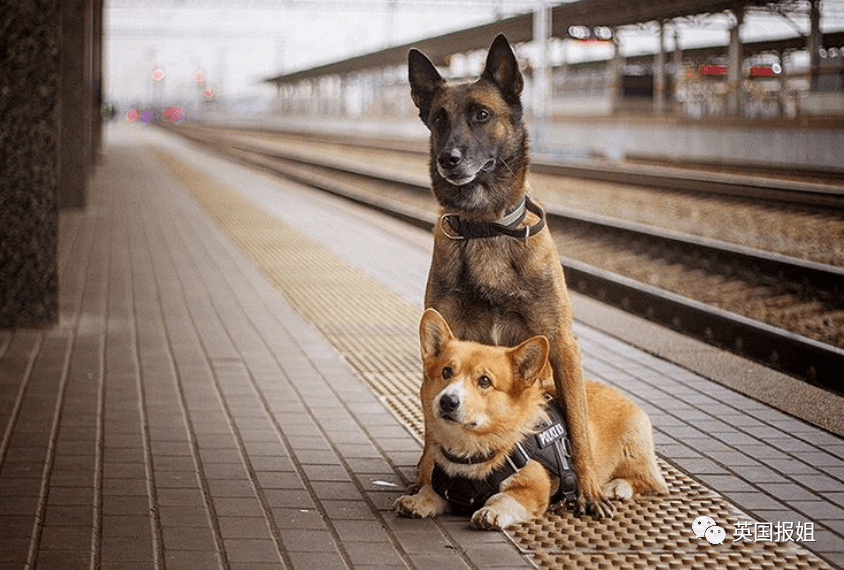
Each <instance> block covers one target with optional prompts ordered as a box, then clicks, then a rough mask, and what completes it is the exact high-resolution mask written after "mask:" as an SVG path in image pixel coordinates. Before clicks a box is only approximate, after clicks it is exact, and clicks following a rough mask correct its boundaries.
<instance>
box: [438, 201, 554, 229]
mask: <svg viewBox="0 0 844 570" xmlns="http://www.w3.org/2000/svg"><path fill="white" fill-rule="evenodd" d="M528 211H531V212H533V213H534V214H536V215H537V216H539V221H538V222H537V223H535V224H534V225H532V226H526V227H524V228H520V227H519V225H521V223H522V221H524V219H525V217H526V216H527V213H528ZM442 221H443V224H442V229H443V233H444V234H445V235H446V237H449V238H451V239H454V240H467V239H477V238H489V237H495V236H510V237H515V238H524V239H527V238H529V237H530V236H532V235H536V234H538V233H539V232H541V231H542V229H543V228H544V227H545V211H544V210H543V209H542V208H540V207H539V206H538V205H537V204H535V203H534V202H533V201H532V200H531V199H530V197H528V196H525V197H524V198H522V199H521V201H520V202H519V204H518V205H517V206H516V209H515V210H513V211H512V212H510V213H509V214H507V215H506V216H504V217H503V218H501V219H500V220H497V221H495V222H470V221H466V220H464V219H463V218H461V217H460V216H459V215H457V214H443V216H442Z"/></svg>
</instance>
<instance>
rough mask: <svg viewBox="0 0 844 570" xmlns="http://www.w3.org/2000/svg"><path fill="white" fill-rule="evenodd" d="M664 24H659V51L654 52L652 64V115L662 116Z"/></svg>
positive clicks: (664, 105) (663, 103)
mask: <svg viewBox="0 0 844 570" xmlns="http://www.w3.org/2000/svg"><path fill="white" fill-rule="evenodd" d="M665 60H666V57H665V22H660V23H659V50H658V51H657V52H656V60H655V62H654V113H655V114H657V115H662V114H664V113H665V109H666V103H665V99H666V98H665V86H666V83H667V81H666V77H665Z"/></svg>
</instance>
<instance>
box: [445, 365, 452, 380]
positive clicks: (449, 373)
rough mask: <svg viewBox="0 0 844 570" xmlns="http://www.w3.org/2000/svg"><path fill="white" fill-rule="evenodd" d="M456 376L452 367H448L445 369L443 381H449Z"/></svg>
mask: <svg viewBox="0 0 844 570" xmlns="http://www.w3.org/2000/svg"><path fill="white" fill-rule="evenodd" d="M453 374H454V371H453V370H452V369H451V366H446V367H445V368H443V380H448V379H449V378H451V376H452V375H453Z"/></svg>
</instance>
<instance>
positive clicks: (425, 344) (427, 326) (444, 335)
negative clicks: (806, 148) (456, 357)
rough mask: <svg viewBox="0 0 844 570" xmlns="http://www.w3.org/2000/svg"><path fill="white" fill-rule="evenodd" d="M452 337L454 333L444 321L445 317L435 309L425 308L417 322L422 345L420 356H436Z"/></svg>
mask: <svg viewBox="0 0 844 570" xmlns="http://www.w3.org/2000/svg"><path fill="white" fill-rule="evenodd" d="M453 339H454V334H453V333H452V332H451V329H450V328H449V326H448V323H447V322H445V318H443V316H442V315H441V314H439V313H438V312H437V311H436V309H426V310H425V313H424V314H423V315H422V322H421V323H419V341H420V344H421V345H422V358H423V359H426V360H427V359H428V358H436V357H437V356H439V355H440V354H442V351H443V349H444V348H445V345H446V344H448V343H449V342H451V341H452V340H453Z"/></svg>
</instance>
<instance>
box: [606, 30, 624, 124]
mask: <svg viewBox="0 0 844 570" xmlns="http://www.w3.org/2000/svg"><path fill="white" fill-rule="evenodd" d="M617 31H618V30H613V31H612V59H610V83H609V85H608V87H607V88H608V91H609V95H610V112H611V113H616V112H618V110H619V109H620V108H621V102H622V95H623V93H622V86H621V84H622V81H623V76H624V59H623V58H622V57H621V46H620V45H619V39H618V35H617V34H616V32H617Z"/></svg>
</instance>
